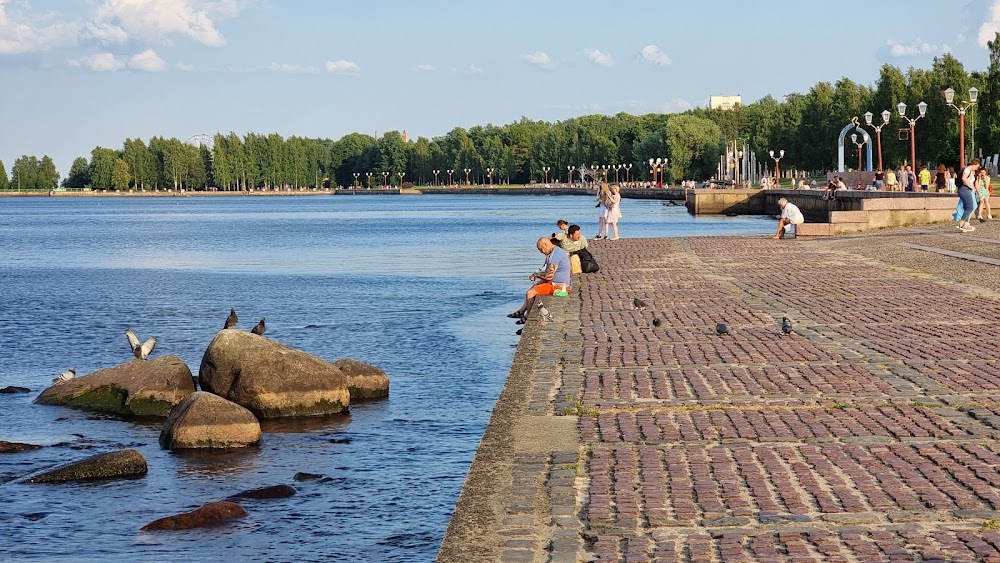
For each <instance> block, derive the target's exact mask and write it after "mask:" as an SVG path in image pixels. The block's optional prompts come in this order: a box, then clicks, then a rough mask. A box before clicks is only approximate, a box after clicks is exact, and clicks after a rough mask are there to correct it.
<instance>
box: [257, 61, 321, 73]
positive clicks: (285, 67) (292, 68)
mask: <svg viewBox="0 0 1000 563" xmlns="http://www.w3.org/2000/svg"><path fill="white" fill-rule="evenodd" d="M267 70H270V71H271V72H287V73H291V74H315V73H317V72H319V69H318V68H316V67H314V66H312V65H305V66H302V65H290V64H285V63H271V66H269V67H267Z"/></svg>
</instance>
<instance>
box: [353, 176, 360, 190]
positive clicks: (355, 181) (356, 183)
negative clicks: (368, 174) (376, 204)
mask: <svg viewBox="0 0 1000 563" xmlns="http://www.w3.org/2000/svg"><path fill="white" fill-rule="evenodd" d="M360 177H361V172H355V173H354V189H358V178H360Z"/></svg>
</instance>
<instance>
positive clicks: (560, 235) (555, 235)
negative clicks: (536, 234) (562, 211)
mask: <svg viewBox="0 0 1000 563" xmlns="http://www.w3.org/2000/svg"><path fill="white" fill-rule="evenodd" d="M556 228H558V229H559V230H560V231H562V232H559V233H552V237H551V238H554V239H558V240H563V239H565V238H566V234H567V233H568V231H567V229H569V223H567V222H566V220H565V219H560V220H558V221H556Z"/></svg>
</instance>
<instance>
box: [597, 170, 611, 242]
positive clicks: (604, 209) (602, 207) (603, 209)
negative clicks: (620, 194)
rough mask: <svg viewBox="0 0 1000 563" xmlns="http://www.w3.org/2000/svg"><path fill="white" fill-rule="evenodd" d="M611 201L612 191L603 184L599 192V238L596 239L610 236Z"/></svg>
mask: <svg viewBox="0 0 1000 563" xmlns="http://www.w3.org/2000/svg"><path fill="white" fill-rule="evenodd" d="M610 200H611V190H609V189H608V184H607V183H604V184H601V189H600V190H599V191H598V192H597V236H596V237H594V238H595V239H598V238H601V237H605V238H606V237H607V236H608V222H607V219H608V205H609V204H608V202H609V201H610Z"/></svg>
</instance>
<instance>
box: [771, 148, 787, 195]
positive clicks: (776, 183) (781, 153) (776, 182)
mask: <svg viewBox="0 0 1000 563" xmlns="http://www.w3.org/2000/svg"><path fill="white" fill-rule="evenodd" d="M767 154H769V155H771V158H772V159H774V187H775V188H780V187H781V173H780V172H779V169H778V161H780V160H781V159H782V158H784V157H785V150H784V149H782V150H780V151H778V156H774V151H768V153H767Z"/></svg>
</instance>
